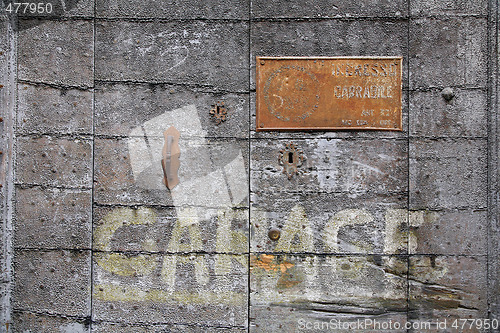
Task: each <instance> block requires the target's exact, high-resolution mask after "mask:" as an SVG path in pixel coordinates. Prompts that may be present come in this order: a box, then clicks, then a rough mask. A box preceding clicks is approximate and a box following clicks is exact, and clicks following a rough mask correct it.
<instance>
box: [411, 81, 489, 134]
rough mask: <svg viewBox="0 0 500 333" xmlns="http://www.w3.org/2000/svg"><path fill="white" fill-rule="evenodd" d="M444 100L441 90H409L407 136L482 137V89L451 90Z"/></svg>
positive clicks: (484, 124)
mask: <svg viewBox="0 0 500 333" xmlns="http://www.w3.org/2000/svg"><path fill="white" fill-rule="evenodd" d="M454 94H455V97H454V98H453V99H452V100H450V101H449V102H447V101H446V100H445V99H444V98H443V96H442V95H441V90H440V89H437V90H431V91H412V92H411V93H410V110H411V115H410V135H412V136H424V137H443V136H450V137H486V136H487V134H488V132H487V124H488V122H487V113H488V112H487V98H486V91H484V90H479V89H474V90H466V89H454Z"/></svg>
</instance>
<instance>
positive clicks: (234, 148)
mask: <svg viewBox="0 0 500 333" xmlns="http://www.w3.org/2000/svg"><path fill="white" fill-rule="evenodd" d="M143 140H144V139H143V138H129V139H102V140H101V139H96V142H95V188H96V193H95V199H96V202H98V203H105V204H146V205H152V204H157V205H158V204H159V205H174V204H175V203H174V199H173V198H172V195H174V196H175V194H173V193H177V192H178V191H177V190H176V191H174V192H169V191H168V189H167V188H166V187H165V186H164V185H163V184H162V183H161V181H162V178H163V173H162V169H161V149H162V147H163V145H164V143H165V140H164V138H154V137H152V138H150V140H148V144H149V145H150V146H149V147H154V149H151V154H154V156H153V157H150V155H149V154H147V151H146V156H145V157H144V158H145V159H147V161H145V162H144V166H136V167H135V169H136V170H137V169H140V170H142V171H141V172H135V173H134V167H133V165H131V162H130V159H134V160H137V159H138V158H139V157H137V154H138V153H139V154H144V151H145V149H148V148H149V147H148V148H147V147H146V145H144V148H142V144H141V142H143ZM131 142H132V144H131ZM179 145H180V147H181V150H182V153H181V157H180V163H181V165H180V168H179V172H178V174H179V177H180V179H181V183H180V185H179V188H181V187H182V186H185V187H186V188H187V189H188V192H181V193H179V194H180V196H179V195H177V198H179V200H180V201H178V203H177V205H179V204H181V203H182V202H184V204H182V205H192V206H201V207H208V208H210V207H211V208H218V207H222V208H225V207H228V204H229V206H231V205H232V204H239V203H240V202H241V201H242V199H244V198H245V197H247V196H248V185H247V184H248V183H247V182H246V175H245V174H246V167H245V166H244V165H245V164H246V161H247V160H248V157H247V152H248V149H247V147H248V142H247V141H246V140H234V139H210V140H209V141H206V140H202V141H201V142H200V141H199V140H190V139H185V140H183V139H182V138H181V139H180V142H179ZM135 147H139V148H135ZM131 148H132V149H131ZM134 154H135V155H134ZM235 168H236V169H235ZM233 169H234V172H237V174H234V173H231V170H233ZM227 175H239V176H242V177H237V178H236V179H235V180H234V181H231V180H230V179H229V178H228V179H227V182H226V180H225V179H226V178H224V177H227ZM228 191H231V193H232V194H233V192H234V195H235V196H234V197H233V198H232V199H231V197H230V194H229V192H228ZM210 192H211V193H214V194H217V195H213V196H207V195H206V194H207V193H210ZM187 194H190V195H192V196H193V197H196V198H197V199H198V200H195V201H190V200H189V199H188V197H186V195H187ZM236 194H238V195H236ZM182 198H184V199H185V200H182ZM237 198H238V199H237ZM235 199H236V200H237V201H238V202H236V201H235Z"/></svg>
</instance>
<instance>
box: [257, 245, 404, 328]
mask: <svg viewBox="0 0 500 333" xmlns="http://www.w3.org/2000/svg"><path fill="white" fill-rule="evenodd" d="M406 269H407V262H406V259H404V258H402V257H390V256H388V257H386V256H348V257H342V256H339V257H338V256H312V255H301V256H294V255H276V256H274V255H270V254H261V255H252V257H251V272H252V274H251V275H250V288H251V304H252V306H251V308H250V309H251V310H250V318H251V321H250V327H251V331H254V332H278V331H283V332H285V331H286V332H300V331H302V330H306V329H307V328H308V331H309V329H310V330H311V331H312V332H326V331H330V330H331V331H336V327H335V326H333V325H335V324H336V323H337V324H338V323H339V322H345V323H354V324H356V322H357V321H358V320H360V321H364V320H366V319H372V320H373V319H378V320H380V321H389V320H393V321H398V322H404V321H405V319H406V297H407V290H406V288H407V282H406ZM307 323H311V324H307ZM325 324H326V325H325ZM328 324H330V325H328ZM306 325H307V326H306ZM316 325H319V326H316ZM321 325H323V326H322V327H321ZM315 326H316V327H315ZM318 327H319V329H318ZM369 328H370V327H369ZM337 329H338V327H337ZM357 331H362V330H349V329H344V330H341V331H340V332H357Z"/></svg>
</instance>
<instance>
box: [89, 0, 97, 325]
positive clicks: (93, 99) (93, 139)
mask: <svg viewBox="0 0 500 333" xmlns="http://www.w3.org/2000/svg"><path fill="white" fill-rule="evenodd" d="M95 18H96V1H95V0H94V1H93V18H92V34H93V36H92V37H93V39H92V42H93V45H92V54H93V58H92V75H93V78H92V79H93V80H92V82H93V83H92V85H93V87H92V154H91V156H92V163H91V165H92V190H91V203H90V210H91V213H90V221H91V224H90V313H89V316H90V317H89V332H92V323H93V319H94V315H93V310H92V309H93V304H94V302H93V301H94V298H93V297H94V269H93V267H94V265H93V259H94V177H95V171H94V170H95V169H94V168H95V165H94V164H95V90H96V84H95V82H96V79H95V58H96V54H95V42H96V36H95V34H96V19H95Z"/></svg>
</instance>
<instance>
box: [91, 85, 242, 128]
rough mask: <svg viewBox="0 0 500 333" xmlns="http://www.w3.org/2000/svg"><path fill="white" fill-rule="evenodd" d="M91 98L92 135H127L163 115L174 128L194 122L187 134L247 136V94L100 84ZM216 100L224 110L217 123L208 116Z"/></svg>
mask: <svg viewBox="0 0 500 333" xmlns="http://www.w3.org/2000/svg"><path fill="white" fill-rule="evenodd" d="M95 101H96V111H95V124H96V128H95V130H96V134H102V135H108V136H114V135H117V136H129V135H131V134H132V133H133V132H134V129H135V128H137V127H140V126H144V125H145V126H148V124H149V123H158V120H157V119H163V118H165V117H166V118H169V122H171V124H172V125H174V126H176V128H178V130H182V127H183V124H182V122H188V121H189V122H191V123H192V124H195V122H196V125H197V126H192V128H191V130H190V133H189V135H192V136H207V137H238V138H247V137H248V103H249V102H248V95H247V94H214V93H209V92H203V91H196V90H191V89H188V88H186V87H182V86H171V85H144V84H137V85H125V84H100V85H99V86H98V88H97V91H96V96H95ZM218 102H222V103H224V107H225V109H226V111H227V118H226V120H225V121H223V122H221V123H220V124H217V122H216V121H215V120H214V119H213V118H212V117H211V116H210V110H211V108H212V106H213V105H216V104H217V103H218ZM187 106H189V108H186V107H187ZM193 108H194V109H193ZM186 110H189V111H192V113H189V114H186ZM158 117H159V118H158ZM165 123H166V122H165ZM165 125H166V124H165ZM186 125H187V124H186ZM165 129H166V128H165ZM160 134H161V133H160ZM182 135H183V137H184V136H185V133H182Z"/></svg>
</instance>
